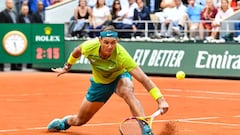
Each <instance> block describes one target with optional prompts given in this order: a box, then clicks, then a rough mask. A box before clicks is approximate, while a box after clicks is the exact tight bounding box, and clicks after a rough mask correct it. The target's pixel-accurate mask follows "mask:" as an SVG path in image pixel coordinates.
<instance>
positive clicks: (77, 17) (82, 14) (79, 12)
mask: <svg viewBox="0 0 240 135" xmlns="http://www.w3.org/2000/svg"><path fill="white" fill-rule="evenodd" d="M91 16H92V9H91V7H88V6H87V1H86V0H79V5H78V6H77V7H76V8H75V9H74V20H73V21H72V22H71V24H70V27H69V28H70V30H69V33H70V34H71V36H73V37H74V36H77V37H83V36H86V34H87V33H86V28H87V27H88V24H89V22H88V21H89V19H90V17H91Z"/></svg>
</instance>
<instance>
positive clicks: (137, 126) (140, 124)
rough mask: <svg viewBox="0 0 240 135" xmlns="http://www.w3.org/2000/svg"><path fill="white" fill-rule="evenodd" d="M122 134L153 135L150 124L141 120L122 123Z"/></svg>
mask: <svg viewBox="0 0 240 135" xmlns="http://www.w3.org/2000/svg"><path fill="white" fill-rule="evenodd" d="M121 132H122V134H123V135H153V133H152V130H151V127H150V126H149V125H148V122H147V121H145V120H139V119H129V120H127V121H125V122H124V123H122V125H121Z"/></svg>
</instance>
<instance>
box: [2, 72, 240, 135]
mask: <svg viewBox="0 0 240 135" xmlns="http://www.w3.org/2000/svg"><path fill="white" fill-rule="evenodd" d="M90 76H91V74H82V73H67V74H65V75H63V76H61V77H56V73H52V72H25V73H24V72H3V73H0V108H1V111H0V120H1V122H0V135H45V134H46V135H51V134H54V135H119V132H118V125H119V122H120V121H121V120H123V119H124V118H126V117H128V116H130V112H129V110H128V107H127V105H126V104H125V102H124V101H123V100H122V99H121V98H119V97H118V96H116V95H113V96H112V97H111V99H110V100H109V102H107V103H106V105H105V106H104V107H103V108H102V109H101V110H100V111H99V112H97V114H96V115H95V116H94V117H93V118H92V119H91V120H90V121H89V122H88V124H86V125H85V126H82V127H71V128H70V129H69V130H67V131H64V132H60V133H48V132H47V130H46V127H47V125H48V123H49V122H50V121H51V120H52V119H54V118H62V117H64V116H65V115H69V114H75V113H76V112H77V111H78V109H79V106H80V103H81V101H82V99H83V98H84V95H85V93H86V90H87V88H88V86H89V78H90ZM151 78H152V79H153V81H154V82H155V83H156V84H157V85H158V86H159V88H160V89H161V90H162V93H163V94H164V95H165V98H166V99H167V101H168V102H169V105H170V109H169V111H168V112H167V114H165V115H163V116H159V117H157V118H156V120H155V121H154V123H153V130H154V132H155V135H159V134H160V132H161V131H162V130H163V127H164V125H165V124H166V123H167V122H169V121H173V122H174V123H175V125H176V129H177V133H176V134H177V135H239V134H240V84H239V81H238V80H217V79H216V80H214V79H189V78H187V79H185V80H177V79H175V78H167V77H151ZM134 83H135V94H136V95H137V97H138V98H139V99H140V101H141V103H142V104H143V106H144V108H145V112H146V114H151V113H152V112H154V111H155V109H156V107H157V104H156V102H155V101H154V100H153V99H152V97H151V96H150V95H149V94H148V93H147V92H146V91H145V89H144V88H143V86H142V85H140V84H139V83H138V82H136V81H135V80H134Z"/></svg>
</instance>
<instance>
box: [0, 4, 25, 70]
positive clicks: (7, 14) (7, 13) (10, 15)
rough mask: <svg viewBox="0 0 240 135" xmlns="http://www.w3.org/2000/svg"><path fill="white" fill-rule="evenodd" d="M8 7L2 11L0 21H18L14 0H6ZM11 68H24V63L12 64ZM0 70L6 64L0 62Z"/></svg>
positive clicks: (13, 22)
mask: <svg viewBox="0 0 240 135" xmlns="http://www.w3.org/2000/svg"><path fill="white" fill-rule="evenodd" d="M5 4H6V8H5V9H4V10H3V11H1V12H0V23H11V24H16V23H18V18H17V13H16V12H15V11H14V10H13V8H14V3H13V0H6V2H5ZM11 70H22V64H11ZM0 71H4V64H2V63H1V64H0Z"/></svg>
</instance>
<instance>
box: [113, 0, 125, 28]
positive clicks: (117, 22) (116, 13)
mask: <svg viewBox="0 0 240 135" xmlns="http://www.w3.org/2000/svg"><path fill="white" fill-rule="evenodd" d="M121 12H123V10H122V7H121V3H120V1H119V0H114V2H113V5H112V10H111V15H112V25H113V26H114V27H115V28H121V25H122V22H121V21H122V20H123V17H124V16H120V15H123V13H121Z"/></svg>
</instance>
